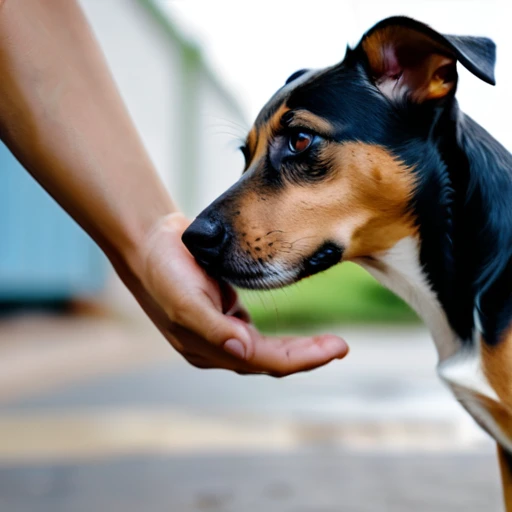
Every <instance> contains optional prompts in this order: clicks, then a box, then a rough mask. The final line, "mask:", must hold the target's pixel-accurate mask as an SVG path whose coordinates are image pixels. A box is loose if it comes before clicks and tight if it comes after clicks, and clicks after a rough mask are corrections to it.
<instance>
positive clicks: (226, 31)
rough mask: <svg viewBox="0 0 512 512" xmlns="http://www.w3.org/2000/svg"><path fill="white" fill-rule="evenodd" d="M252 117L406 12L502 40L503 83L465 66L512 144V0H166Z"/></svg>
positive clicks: (471, 108) (469, 106) (471, 97)
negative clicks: (291, 84)
mask: <svg viewBox="0 0 512 512" xmlns="http://www.w3.org/2000/svg"><path fill="white" fill-rule="evenodd" d="M160 3H161V4H162V5H163V6H164V8H165V10H166V12H167V13H168V14H169V16H170V17H171V18H172V20H173V21H174V22H176V23H177V24H178V26H179V28H180V30H181V31H182V32H183V33H184V34H185V35H186V36H187V37H188V38H190V39H192V40H193V41H195V42H196V43H197V44H198V45H199V46H200V48H201V51H202V54H203V56H204V58H205V60H206V61H207V62H208V64H209V66H210V67H211V69H212V70H213V71H214V72H215V73H216V74H218V75H219V78H220V80H221V82H222V83H224V84H225V86H226V88H227V89H228V90H229V91H230V93H231V94H232V95H233V96H234V98H235V99H236V101H237V102H238V103H239V104H240V105H241V106H242V108H243V110H244V112H245V114H246V117H247V119H248V121H249V122H252V121H253V120H254V118H255V117H256V115H257V113H258V111H259V110H260V109H261V108H262V107H263V105H264V104H265V102H266V101H267V100H268V99H269V98H270V96H272V94H273V93H274V92H275V91H276V90H277V89H278V88H279V87H281V86H282V85H283V84H284V82H285V80H286V79H287V78H288V76H289V75H291V74H292V73H293V72H294V71H296V70H298V69H303V68H321V67H325V66H329V65H332V64H334V63H336V62H338V61H340V60H342V58H343V56H344V54H345V49H346V46H347V44H350V45H351V46H353V45H355V44H356V43H357V42H358V40H359V39H360V37H361V35H362V34H363V33H364V32H365V31H366V30H368V29H369V28H370V27H371V26H372V25H373V24H374V23H376V22H378V21H379V20H381V19H383V18H385V17H387V16H392V15H397V14H405V15H409V16H411V17H414V18H416V19H419V20H421V21H424V22H426V23H428V24H429V25H431V26H432V27H433V28H435V29H436V30H439V31H440V32H444V33H454V34H465V35H486V36H490V37H492V38H493V39H494V40H495V41H496V42H497V43H498V68H497V79H498V87H496V88H492V87H491V86H489V85H487V84H485V83H483V82H481V81H480V80H478V79H477V78H476V77H474V76H472V75H470V74H469V73H468V72H466V71H465V70H461V71H460V75H461V80H460V84H459V92H458V97H459V101H460V103H461V106H462V107H463V109H464V110H465V111H466V112H467V113H469V114H470V115H471V116H472V117H474V118H475V119H476V120H477V121H478V122H480V123H481V124H482V125H483V126H485V127H486V128H488V129H489V130H490V131H491V133H493V134H494V135H495V136H496V137H497V138H498V139H499V140H500V141H501V142H502V143H504V144H505V145H507V146H508V147H509V149H512V127H509V122H508V116H504V115H503V113H504V112H509V113H512V98H511V97H510V96H511V95H510V94H509V93H508V91H510V90H511V88H512V69H509V66H507V65H506V63H507V61H509V60H510V59H507V58H506V56H507V55H512V41H511V38H510V37H509V33H510V19H511V18H512V2H508V1H505V0H486V1H482V0H414V1H412V0H409V1H403V0H387V1H382V0H380V1H375V0H338V1H327V0H315V1H309V2H306V1H303V0H295V1H288V0H274V1H269V0H260V1H258V2H243V1H226V0H219V1H213V0H209V1H205V0H160Z"/></svg>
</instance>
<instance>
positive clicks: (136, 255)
mask: <svg viewBox="0 0 512 512" xmlns="http://www.w3.org/2000/svg"><path fill="white" fill-rule="evenodd" d="M188 225H189V221H188V220H187V218H186V217H185V216H184V215H183V213H181V212H180V211H174V212H171V213H167V214H164V215H160V216H158V217H156V218H155V220H154V221H153V223H152V224H148V227H147V229H144V230H139V231H138V232H137V233H134V234H133V236H130V237H129V238H128V241H126V242H125V243H123V244H121V245H120V246H119V247H116V248H115V249H114V248H113V249H110V250H107V251H105V253H106V254H107V257H108V258H109V260H110V261H111V263H112V265H113V266H114V268H115V269H116V271H117V272H118V273H119V275H120V277H121V278H122V279H123V281H125V284H127V285H128V286H129V283H127V282H126V278H128V279H129V280H131V279H135V280H136V281H139V282H147V280H148V278H149V276H150V274H151V272H150V270H151V269H150V268H148V267H149V264H148V261H149V260H150V256H151V253H152V252H153V251H154V250H155V247H156V246H157V245H158V241H159V240H160V239H161V238H162V237H166V238H169V239H176V240H181V234H182V233H183V231H184V230H185V229H186V228H187V226H188ZM129 287H130V286H129Z"/></svg>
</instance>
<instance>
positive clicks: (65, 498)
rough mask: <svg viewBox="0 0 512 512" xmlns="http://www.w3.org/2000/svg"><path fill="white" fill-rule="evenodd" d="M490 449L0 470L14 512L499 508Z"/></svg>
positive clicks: (1, 487)
mask: <svg viewBox="0 0 512 512" xmlns="http://www.w3.org/2000/svg"><path fill="white" fill-rule="evenodd" d="M498 481H499V477H498V471H497V467H496V464H495V462H494V459H493V458H492V457H491V456H490V455H453V454H451V455H448V454H443V455H440V454H430V455H426V454H420V455H417V454H414V453H412V454H408V455H393V454H387V455H377V454H372V455H370V454H367V455H362V454H354V453H347V452H332V451H325V452H320V453H318V452H317V453H305V452H302V453H294V454H289V455H286V454H280V455H272V454H265V455H257V454H254V453H244V454H239V455H231V456H225V455H224V456H222V455H217V456H213V455H210V456H204V455H202V456H195V457H191V456H188V457H177V456H175V457H154V456H153V457H130V458H118V459H108V460H104V461H101V462H94V463H90V464H66V465H63V464H53V465H48V464H46V465H41V466H32V467H24V466H17V467H11V468H0V510H2V511H3V510H5V511H9V512H91V511H98V512H107V511H108V512H261V511H262V510H264V511H265V512H412V511H414V512H498V511H501V510H502V508H501V495H500V490H499V484H498Z"/></svg>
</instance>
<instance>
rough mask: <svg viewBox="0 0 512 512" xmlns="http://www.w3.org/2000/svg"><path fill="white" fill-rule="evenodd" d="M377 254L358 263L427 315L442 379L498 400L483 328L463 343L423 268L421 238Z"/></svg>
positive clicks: (410, 239) (409, 239)
mask: <svg viewBox="0 0 512 512" xmlns="http://www.w3.org/2000/svg"><path fill="white" fill-rule="evenodd" d="M374 257H375V260H376V264H372V263H371V262H367V261H357V263H359V264H360V265H362V266H363V267H364V268H366V270H368V272H369V273H370V274H372V275H373V276H374V277H375V278H376V279H377V280H378V281H379V282H381V283H382V284H383V285H384V286H386V287H387V288H389V289H390V290H391V291H393V292H394V293H396V294H397V295H398V296H399V297H401V298H402V299H403V300H404V301H405V302H407V303H408V304H409V306H411V307H412V308H413V309H414V310H415V311H416V313H418V315H419V316H420V317H421V318H422V319H423V321H424V322H425V324H426V325H427V327H428V328H429V330H430V332H431V334H432V337H433V339H434V343H435V345H436V348H437V352H438V355H439V365H438V374H439V376H440V377H441V379H442V380H443V381H444V382H446V384H448V386H449V387H450V388H453V386H457V388H463V389H467V390H468V392H470V393H478V394H481V395H484V396H486V397H488V398H491V399H493V400H498V397H497V395H496V392H495V391H494V389H492V387H491V386H490V384H489V383H488V381H487V379H486V378H485V375H484V373H483V371H482V361H481V353H480V336H479V332H475V336H474V338H475V339H474V340H473V343H470V344H469V343H464V344H463V343H462V342H461V340H460V339H459V338H458V337H457V335H456V334H455V332H454V331H453V329H452V328H451V327H450V324H449V322H448V319H447V317H446V314H445V312H444V310H443V308H442V307H441V304H440V303H439V301H438V299H437V297H436V294H435V293H434V292H433V291H432V288H431V287H430V284H429V283H428V280H427V278H426V275H425V273H424V271H423V269H422V268H421V264H420V259H419V242H418V240H416V239H414V238H411V237H408V238H404V239H402V240H400V241H399V242H398V243H397V244H396V245H395V246H394V247H392V248H391V249H390V250H388V251H386V252H384V253H381V254H377V255H374Z"/></svg>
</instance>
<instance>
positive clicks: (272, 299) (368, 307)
mask: <svg viewBox="0 0 512 512" xmlns="http://www.w3.org/2000/svg"><path fill="white" fill-rule="evenodd" d="M241 295H242V299H243V301H244V303H245V304H246V305H247V307H248V308H249V311H250V313H251V315H252V318H253V320H254V322H255V323H256V325H257V326H258V328H260V329H261V330H263V331H266V332H276V331H286V330H290V329H297V328H305V327H311V326H319V325H332V324H338V325H339V324H343V323H369V322H374V323H396V322H416V321H418V318H417V316H416V315H415V313H414V312H413V311H411V309H409V307H408V306H407V305H406V304H405V303H404V302H403V301H402V300H400V299H399V298H398V297H396V296H395V295H393V294H392V293H391V292H390V291H388V290H386V289H385V288H383V287H382V286H380V285H379V284H378V283H377V282H376V281H375V280H374V279H373V278H372V277H371V276H370V275H369V274H368V273H367V272H366V271H365V270H363V269H362V268H360V267H358V266H357V265H354V264H352V263H344V264H343V265H337V266H335V267H334V268H332V269H329V270H328V271H326V272H323V273H321V274H318V275H316V276H313V277H310V278H308V279H305V280H303V281H300V282H299V283H297V284H294V285H292V286H289V287H287V288H283V289H281V290H272V291H266V292H255V291H242V292H241Z"/></svg>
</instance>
